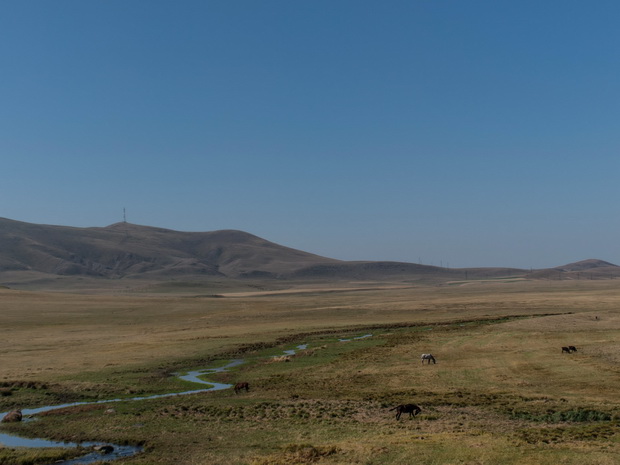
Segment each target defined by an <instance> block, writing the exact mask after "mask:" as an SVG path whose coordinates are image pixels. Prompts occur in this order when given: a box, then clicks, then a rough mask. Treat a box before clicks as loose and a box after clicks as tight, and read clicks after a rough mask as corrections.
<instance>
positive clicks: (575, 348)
mask: <svg viewBox="0 0 620 465" xmlns="http://www.w3.org/2000/svg"><path fill="white" fill-rule="evenodd" d="M568 350H570V351H571V352H577V347H575V346H568Z"/></svg>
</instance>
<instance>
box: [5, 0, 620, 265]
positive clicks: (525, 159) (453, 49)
mask: <svg viewBox="0 0 620 465" xmlns="http://www.w3.org/2000/svg"><path fill="white" fill-rule="evenodd" d="M619 20H620V3H618V2H615V1H603V0H601V1H597V2H586V1H571V0H562V1H560V0H558V1H555V0H554V1H543V2H540V1H536V2H534V1H519V2H513V1H501V0H494V1H492V0H489V1H476V0H471V1H462V0H453V1H441V0H432V1H431V0H407V1H401V0H393V1H390V2H380V1H365V0H355V1H349V0H325V1H324V0H312V1H291V0H265V1H256V0H238V1H236V0H231V1H223V0H218V1H210V0H200V1H192V0H184V1H180V2H177V1H172V0H169V1H160V0H141V1H138V0H129V1H128V0H101V1H96V0H91V1H83V0H75V1H68V0H56V1H54V2H50V1H43V0H41V1H36V0H27V1H16V0H15V1H12V0H9V1H4V2H1V3H0V60H1V61H0V71H1V72H0V161H1V163H2V171H1V173H2V175H1V176H2V178H1V179H2V182H1V183H0V199H1V203H0V206H1V208H0V216H1V217H6V218H11V219H15V220H20V221H26V222H32V223H44V224H60V225H67V226H79V227H87V226H106V225H108V224H112V223H115V222H118V221H122V218H123V208H126V210H127V220H128V221H129V222H131V223H137V224H143V225H149V226H157V227H163V228H170V229H176V230H182V231H213V230H218V229H240V230H243V231H247V232H250V233H252V234H256V235H258V236H261V237H263V238H265V239H268V240H271V241H274V242H277V243H280V244H283V245H286V246H289V247H294V248H298V249H302V250H305V251H308V252H313V253H316V254H320V255H325V256H329V257H333V258H340V259H345V260H397V261H408V262H422V263H425V264H434V265H440V264H441V265H444V266H446V265H449V266H450V267H466V266H514V267H522V268H530V267H533V268H542V267H550V266H556V265H561V264H565V263H569V262H572V261H577V260H582V259H587V258H600V259H604V260H608V261H611V262H614V263H617V264H620V250H619V247H618V232H619V230H620V217H619V215H618V205H619V204H620V195H619V187H618V179H619V175H620V157H619V153H620V150H619V149H620V81H619V79H618V76H620V53H619V52H618V50H619V49H620V28H618V26H617V25H618V22H619Z"/></svg>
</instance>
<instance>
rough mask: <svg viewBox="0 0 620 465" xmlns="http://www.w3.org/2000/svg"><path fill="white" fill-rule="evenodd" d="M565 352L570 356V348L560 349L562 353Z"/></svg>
mask: <svg viewBox="0 0 620 465" xmlns="http://www.w3.org/2000/svg"><path fill="white" fill-rule="evenodd" d="M564 352H566V353H567V354H570V347H562V353H564Z"/></svg>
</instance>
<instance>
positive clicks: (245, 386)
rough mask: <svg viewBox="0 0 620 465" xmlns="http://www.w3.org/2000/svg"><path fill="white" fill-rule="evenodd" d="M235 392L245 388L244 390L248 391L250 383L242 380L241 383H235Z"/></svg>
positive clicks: (237, 392)
mask: <svg viewBox="0 0 620 465" xmlns="http://www.w3.org/2000/svg"><path fill="white" fill-rule="evenodd" d="M234 389H235V394H239V392H241V391H242V390H243V389H245V392H248V391H249V390H250V384H249V383H246V382H243V383H237V384H235V387H234Z"/></svg>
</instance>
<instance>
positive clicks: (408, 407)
mask: <svg viewBox="0 0 620 465" xmlns="http://www.w3.org/2000/svg"><path fill="white" fill-rule="evenodd" d="M390 410H396V419H397V420H400V416H401V415H402V414H403V413H408V414H409V418H413V417H415V416H416V415H417V414H418V413H420V412H421V411H422V409H421V408H420V407H418V406H417V405H416V404H402V405H397V406H396V407H394V408H391V409H390Z"/></svg>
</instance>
